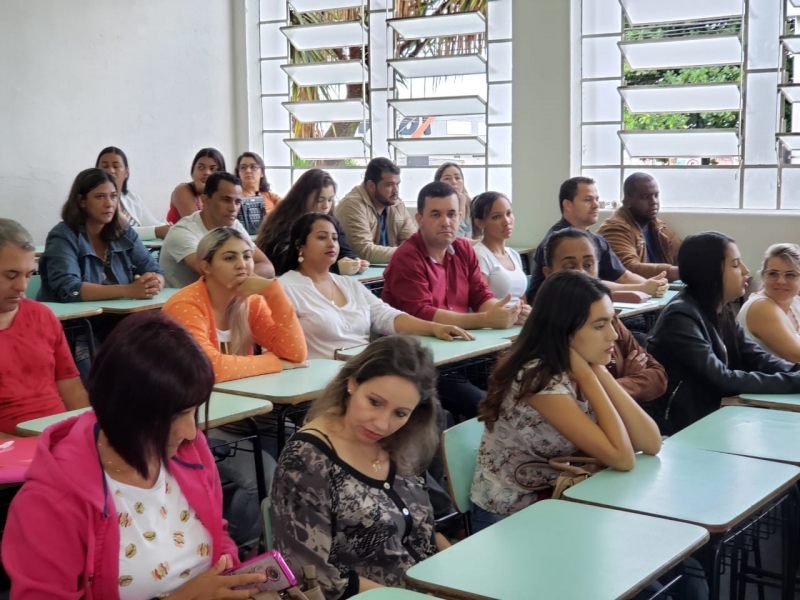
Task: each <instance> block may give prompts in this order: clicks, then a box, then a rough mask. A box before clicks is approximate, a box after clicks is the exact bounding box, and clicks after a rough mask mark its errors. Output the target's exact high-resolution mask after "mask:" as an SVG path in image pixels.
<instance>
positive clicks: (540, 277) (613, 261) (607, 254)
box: [526, 217, 627, 304]
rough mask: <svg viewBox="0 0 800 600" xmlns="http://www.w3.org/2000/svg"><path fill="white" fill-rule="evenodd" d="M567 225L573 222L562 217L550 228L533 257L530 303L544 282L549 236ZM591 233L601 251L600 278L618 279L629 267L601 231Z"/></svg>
mask: <svg viewBox="0 0 800 600" xmlns="http://www.w3.org/2000/svg"><path fill="white" fill-rule="evenodd" d="M567 227H572V224H571V223H570V222H569V221H567V220H566V219H564V218H563V217H562V218H561V220H560V221H559V222H558V223H556V224H555V225H553V226H552V227H551V228H550V230H549V231H548V232H547V235H546V236H544V238H543V239H542V241H541V243H540V244H539V246H538V247H537V248H536V254H535V255H534V257H533V271H532V272H531V283H530V285H529V286H528V293H527V294H526V297H527V299H528V304H533V298H534V296H536V292H538V291H539V287H540V286H541V285H542V283H543V282H544V273H543V272H542V269H543V268H544V247H545V244H546V242H547V238H549V237H550V236H551V235H552V234H553V233H555V232H556V231H560V230H562V229H566V228H567ZM589 233H590V234H591V235H592V236H593V237H594V241H595V245H596V246H597V251H598V253H599V254H598V261H597V275H598V277H600V279H602V280H603V281H616V280H617V279H619V278H620V277H622V276H623V275H624V274H625V271H627V269H626V268H625V267H624V266H623V264H622V262H620V260H619V258H618V257H617V255H616V253H615V252H614V251H613V250H612V249H611V246H609V245H608V242H607V241H606V239H605V238H604V237H603V236H602V235H600V234H599V233H594V232H593V231H590V232H589Z"/></svg>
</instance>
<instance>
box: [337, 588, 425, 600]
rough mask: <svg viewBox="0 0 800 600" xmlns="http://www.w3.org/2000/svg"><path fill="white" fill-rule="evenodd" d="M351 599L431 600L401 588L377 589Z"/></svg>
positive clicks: (423, 595)
mask: <svg viewBox="0 0 800 600" xmlns="http://www.w3.org/2000/svg"><path fill="white" fill-rule="evenodd" d="M353 597H354V598H360V599H361V600H431V597H430V596H426V595H425V594H419V593H417V592H412V591H411V590H404V589H401V588H377V589H374V590H369V591H367V592H361V593H360V594H356V595H355V596H353Z"/></svg>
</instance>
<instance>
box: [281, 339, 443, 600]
mask: <svg viewBox="0 0 800 600" xmlns="http://www.w3.org/2000/svg"><path fill="white" fill-rule="evenodd" d="M435 390H436V372H435V369H434V367H433V361H432V357H431V354H430V351H429V350H427V349H424V348H423V347H422V346H421V345H420V344H419V342H417V341H415V340H414V339H412V338H407V337H403V336H390V337H385V338H381V339H379V340H377V341H375V342H373V343H372V344H370V345H369V347H368V348H367V349H366V350H364V352H362V353H361V354H359V355H358V356H356V357H354V358H352V359H351V360H349V361H348V362H347V363H346V364H345V365H344V367H343V368H342V370H341V371H340V373H339V375H338V376H337V377H336V379H334V381H333V382H331V383H330V384H329V385H328V387H327V388H326V389H325V391H324V392H323V393H322V396H321V397H320V398H319V399H318V400H317V401H315V403H314V404H313V405H312V407H311V410H310V411H309V417H308V419H309V422H308V424H307V425H306V426H305V427H303V429H301V430H300V432H298V433H297V434H295V435H294V436H293V437H292V439H291V440H290V441H289V443H288V444H287V445H286V447H285V448H284V450H283V452H282V453H281V456H280V459H279V461H278V469H277V471H276V473H275V477H274V478H273V480H272V490H271V492H270V501H271V508H270V520H271V522H272V528H273V538H274V540H275V547H276V548H277V549H278V550H279V551H280V552H281V554H282V555H283V556H284V558H285V559H286V560H287V562H288V563H289V566H290V567H291V568H292V570H293V571H294V572H295V573H297V572H301V569H302V568H303V567H304V566H306V565H314V566H315V567H316V571H317V576H318V578H319V583H320V586H321V588H322V591H323V593H324V595H325V597H326V598H328V599H329V600H338V599H341V598H349V597H351V596H354V595H355V594H357V593H359V592H363V591H365V590H368V589H372V588H375V587H381V586H388V587H403V581H404V578H405V572H406V570H407V569H408V568H409V567H411V566H413V565H414V564H416V563H418V562H420V561H422V560H424V559H426V558H428V557H429V556H432V555H433V554H435V553H436V551H437V549H444V548H445V547H447V546H448V545H449V544H448V543H447V541H446V540H445V539H444V537H442V536H441V535H440V534H436V533H435V529H434V520H433V509H432V507H431V505H430V502H429V500H428V495H427V492H426V489H425V487H424V481H423V479H422V478H421V477H420V476H419V474H420V473H422V472H423V471H424V469H425V466H426V465H427V464H428V462H429V461H430V458H431V456H432V455H433V453H434V451H435V449H436V442H437V429H436V410H437V405H438V400H437V399H436V391H435Z"/></svg>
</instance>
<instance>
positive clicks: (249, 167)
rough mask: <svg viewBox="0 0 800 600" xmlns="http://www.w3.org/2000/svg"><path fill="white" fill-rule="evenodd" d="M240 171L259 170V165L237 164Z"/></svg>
mask: <svg viewBox="0 0 800 600" xmlns="http://www.w3.org/2000/svg"><path fill="white" fill-rule="evenodd" d="M239 170H240V171H260V170H261V167H259V166H258V165H239Z"/></svg>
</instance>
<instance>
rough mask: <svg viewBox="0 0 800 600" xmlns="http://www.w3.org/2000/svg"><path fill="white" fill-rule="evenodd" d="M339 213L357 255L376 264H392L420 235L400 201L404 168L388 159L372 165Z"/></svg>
mask: <svg viewBox="0 0 800 600" xmlns="http://www.w3.org/2000/svg"><path fill="white" fill-rule="evenodd" d="M335 212H336V218H337V219H339V223H340V224H341V226H342V229H343V230H344V233H345V235H346V236H347V240H348V241H349V242H350V247H351V248H352V249H353V252H355V253H356V255H357V256H359V257H360V258H362V259H363V260H366V261H369V262H370V263H373V264H386V263H388V262H389V259H390V258H392V255H393V254H394V251H395V250H396V249H397V246H399V245H400V244H401V243H402V242H403V241H405V240H406V239H408V238H409V237H411V236H412V235H413V234H414V232H415V231H416V227H415V226H414V221H413V220H412V219H411V215H410V214H409V213H408V210H407V209H406V206H405V204H404V203H403V201H402V200H400V168H399V167H398V166H397V165H395V164H394V163H393V162H392V161H390V160H389V159H388V158H373V159H372V160H371V161H370V162H369V164H368V165H367V171H366V173H365V174H364V183H362V184H360V185H357V186H356V187H354V188H353V189H352V190H350V191H349V192H348V193H347V194H346V195H345V197H344V198H342V201H341V202H339V203H338V204H337V205H336V210H335Z"/></svg>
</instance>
